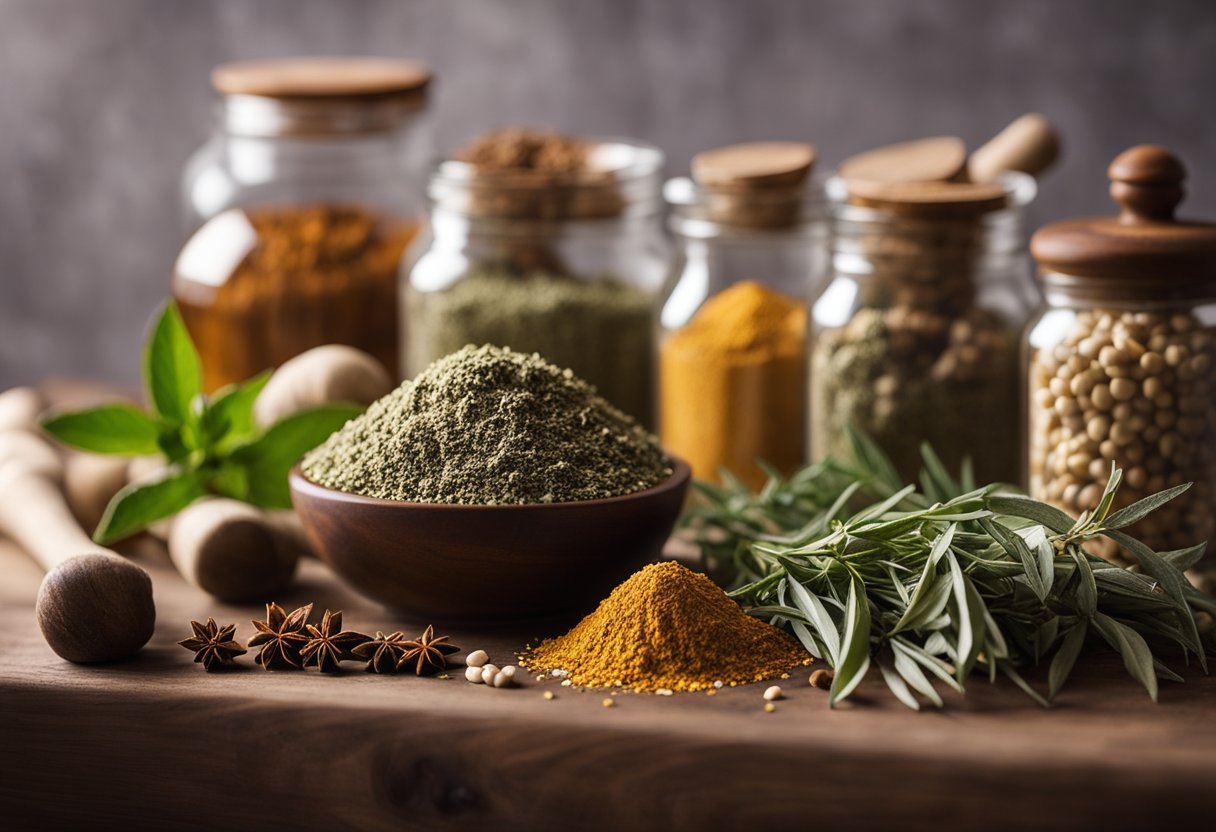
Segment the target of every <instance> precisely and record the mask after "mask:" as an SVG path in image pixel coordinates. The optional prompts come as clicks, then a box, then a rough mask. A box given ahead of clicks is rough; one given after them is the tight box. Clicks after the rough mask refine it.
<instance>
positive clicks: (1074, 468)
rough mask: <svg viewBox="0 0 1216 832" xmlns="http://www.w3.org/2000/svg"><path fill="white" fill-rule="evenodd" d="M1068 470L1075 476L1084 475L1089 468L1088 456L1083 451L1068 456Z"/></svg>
mask: <svg viewBox="0 0 1216 832" xmlns="http://www.w3.org/2000/svg"><path fill="white" fill-rule="evenodd" d="M1068 470H1069V472H1070V473H1071V474H1072V475H1073V476H1076V477H1083V476H1085V473H1086V471H1088V470H1089V456H1088V455H1086V454H1083V453H1074V454H1072V455H1070V456H1069V457H1068Z"/></svg>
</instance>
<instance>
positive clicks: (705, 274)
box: [658, 142, 827, 488]
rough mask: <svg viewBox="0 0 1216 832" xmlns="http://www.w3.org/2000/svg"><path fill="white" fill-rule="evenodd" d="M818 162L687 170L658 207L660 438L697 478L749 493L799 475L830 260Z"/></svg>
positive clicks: (726, 157)
mask: <svg viewBox="0 0 1216 832" xmlns="http://www.w3.org/2000/svg"><path fill="white" fill-rule="evenodd" d="M814 159H815V153H814V148H812V147H811V146H810V145H805V144H795V143H785V142H782V143H759V144H748V145H736V146H733V147H729V148H719V149H717V150H713V151H708V152H706V153H703V154H700V155H698V156H697V157H696V158H694V160H693V166H692V168H693V176H692V178H685V177H680V178H676V179H672V180H670V181H669V182H668V183H667V185H666V187H665V189H664V196H665V197H666V200H667V202H668V204H669V205H670V206H671V215H670V220H669V227H670V229H671V231H672V234H673V236H674V239H675V247H676V251H675V257H674V261H673V266H672V271H671V276H670V277H669V279H668V284H667V288H666V290H665V292H664V297H663V303H662V306H661V311H660V314H659V359H658V362H659V434H660V437H661V439H662V440H663V444H664V447H666V448H667V449H668V450H669V451H671V452H672V453H674V454H676V455H677V456H680V457H681V458H683V459H685V460H686V461H687V462H688V463H689V464H690V465H691V466H692V470H693V474H694V475H695V476H697V477H699V478H700V479H704V480H711V481H712V480H718V479H719V477H720V472H721V471H722V470H723V469H725V470H728V471H730V472H731V473H732V474H734V475H735V476H737V477H738V478H740V479H741V480H743V481H744V482H745V483H747V484H748V485H749V486H751V487H753V488H759V487H761V486H762V485H763V484H764V482H765V480H766V479H767V474H766V472H765V471H764V470H763V469H762V468H761V467H760V466H759V465H758V464H757V461H760V462H763V463H767V465H768V466H771V468H773V469H776V470H777V471H778V472H780V473H783V474H790V473H793V471H795V470H797V469H798V468H800V467H801V466H802V465H803V464H805V462H806V441H805V440H806V392H805V385H806V330H807V304H808V302H809V299H810V297H811V292H812V291H813V290H814V289H816V288H817V287H818V282H819V279H820V278H821V276H822V275H823V271H824V266H825V263H826V259H827V227H826V223H825V221H824V216H823V203H822V198H821V194H820V190H819V188H818V186H817V185H815V184H813V183H812V182H811V181H810V172H811V169H812V165H813V163H814Z"/></svg>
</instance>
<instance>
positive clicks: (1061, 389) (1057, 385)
mask: <svg viewBox="0 0 1216 832" xmlns="http://www.w3.org/2000/svg"><path fill="white" fill-rule="evenodd" d="M1047 389H1048V390H1050V391H1051V394H1052V395H1053V396H1056V397H1057V398H1059V397H1060V396H1066V395H1068V383H1067V382H1066V381H1064V379H1062V378H1060V377H1059V376H1056V377H1055V378H1053V379H1052V380H1051V383H1049V384H1048V385H1047Z"/></svg>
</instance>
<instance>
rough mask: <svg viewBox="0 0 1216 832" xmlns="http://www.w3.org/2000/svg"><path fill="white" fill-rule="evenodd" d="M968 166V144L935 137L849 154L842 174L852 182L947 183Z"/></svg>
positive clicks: (948, 137)
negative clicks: (854, 154)
mask: <svg viewBox="0 0 1216 832" xmlns="http://www.w3.org/2000/svg"><path fill="white" fill-rule="evenodd" d="M966 169H967V146H966V145H965V144H964V143H963V140H962V139H959V138H955V137H954V136H933V137H932V138H928V139H917V140H915V141H910V142H900V143H899V144H892V145H887V146H886V147H879V148H875V149H874V150H867V151H866V152H865V153H858V154H857V155H856V156H850V157H849V158H848V159H846V160H844V162H842V163H841V164H840V169H839V170H838V173H839V175H840V176H841V177H842V178H844V179H846V180H848V181H850V182H864V183H870V184H874V185H877V184H897V183H902V182H945V181H949V180H951V179H958V178H960V177H961V176H962V175H963V173H964V172H965V171H966Z"/></svg>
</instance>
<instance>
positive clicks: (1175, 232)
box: [1030, 144, 1216, 287]
mask: <svg viewBox="0 0 1216 832" xmlns="http://www.w3.org/2000/svg"><path fill="white" fill-rule="evenodd" d="M1107 175H1108V176H1109V177H1110V181H1111V184H1110V195H1111V197H1112V198H1113V199H1114V201H1115V202H1116V203H1117V204H1118V205H1119V208H1120V210H1121V213H1120V215H1119V216H1118V217H1095V218H1089V219H1073V220H1065V221H1063V222H1057V223H1053V224H1051V225H1048V226H1045V227H1043V228H1041V229H1039V231H1038V232H1037V233H1036V234H1035V235H1034V237H1033V238H1032V239H1031V241H1030V250H1031V252H1032V253H1033V254H1034V257H1035V259H1036V260H1037V261H1038V262H1039V264H1040V265H1041V266H1042V267H1043V269H1044V270H1046V271H1050V272H1060V273H1062V274H1066V275H1072V276H1075V277H1086V278H1106V279H1110V280H1115V281H1120V280H1122V281H1140V280H1146V279H1147V280H1153V281H1168V282H1169V283H1171V284H1173V285H1181V284H1183V283H1185V284H1187V285H1206V286H1209V287H1213V286H1216V225H1212V224H1210V223H1200V222H1186V221H1182V220H1176V219H1174V210H1175V209H1176V208H1177V207H1178V204H1179V203H1180V202H1181V201H1182V196H1183V193H1184V190H1183V182H1184V180H1185V179H1186V168H1185V167H1184V166H1183V164H1182V161H1181V160H1180V159H1179V158H1178V157H1177V156H1175V155H1174V154H1173V153H1171V152H1170V151H1169V150H1167V149H1165V148H1164V147H1160V146H1158V145H1148V144H1145V145H1139V146H1137V147H1133V148H1131V149H1130V150H1126V151H1124V152H1123V153H1121V154H1119V156H1118V157H1116V158H1115V160H1114V161H1113V162H1111V165H1110V168H1108V170H1107ZM1162 285H1164V284H1162Z"/></svg>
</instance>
